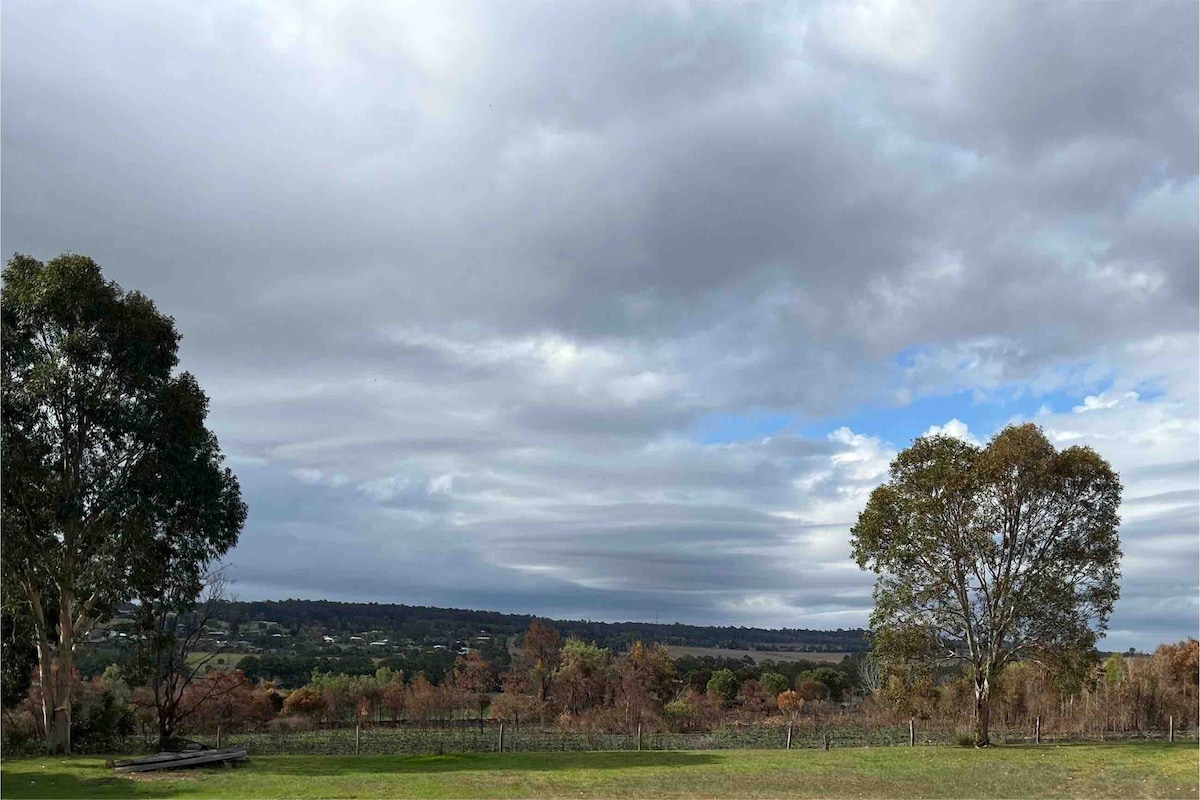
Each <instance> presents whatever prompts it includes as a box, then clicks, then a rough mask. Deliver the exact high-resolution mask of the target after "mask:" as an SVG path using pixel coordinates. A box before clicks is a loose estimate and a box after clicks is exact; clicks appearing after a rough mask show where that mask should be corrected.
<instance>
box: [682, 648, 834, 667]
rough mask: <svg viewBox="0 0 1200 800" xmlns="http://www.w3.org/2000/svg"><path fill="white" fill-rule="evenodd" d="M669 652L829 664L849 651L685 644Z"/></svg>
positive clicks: (756, 660)
mask: <svg viewBox="0 0 1200 800" xmlns="http://www.w3.org/2000/svg"><path fill="white" fill-rule="evenodd" d="M667 652H668V653H670V654H671V658H681V657H683V656H697V657H703V656H712V657H714V658H744V657H745V656H750V658H752V659H754V663H755V664H761V663H762V662H764V661H822V662H826V663H829V664H837V663H840V662H841V660H842V659H843V658H845V657H846V656H847V655H848V653H807V652H803V651H800V650H730V649H726V648H724V647H686V646H683V645H668V646H667Z"/></svg>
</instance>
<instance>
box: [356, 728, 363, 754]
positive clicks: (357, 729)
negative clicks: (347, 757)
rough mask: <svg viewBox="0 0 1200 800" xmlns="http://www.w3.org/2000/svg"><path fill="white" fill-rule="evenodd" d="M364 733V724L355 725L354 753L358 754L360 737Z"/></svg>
mask: <svg viewBox="0 0 1200 800" xmlns="http://www.w3.org/2000/svg"><path fill="white" fill-rule="evenodd" d="M361 733H362V724H361V723H358V724H356V725H355V726H354V755H358V737H359V735H360V734H361Z"/></svg>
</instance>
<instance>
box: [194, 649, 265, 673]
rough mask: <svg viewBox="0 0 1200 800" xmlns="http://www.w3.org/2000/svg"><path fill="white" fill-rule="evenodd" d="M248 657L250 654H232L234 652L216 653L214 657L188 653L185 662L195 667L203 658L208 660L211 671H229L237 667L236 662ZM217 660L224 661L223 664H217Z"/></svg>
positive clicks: (200, 652)
mask: <svg viewBox="0 0 1200 800" xmlns="http://www.w3.org/2000/svg"><path fill="white" fill-rule="evenodd" d="M250 655H251V653H234V652H228V653H217V654H216V655H213V654H212V653H205V652H203V651H197V652H194V653H188V657H187V660H188V664H191V665H195V664H199V663H200V662H201V661H202V660H204V659H205V658H209V659H210V660H209V662H208V666H210V667H212V668H213V669H223V670H226V671H228V670H231V669H233V668H234V667H236V666H237V665H238V662H239V661H241V660H242V659H243V658H246V657H247V656H250ZM217 659H224V661H223V663H220V664H218V663H217Z"/></svg>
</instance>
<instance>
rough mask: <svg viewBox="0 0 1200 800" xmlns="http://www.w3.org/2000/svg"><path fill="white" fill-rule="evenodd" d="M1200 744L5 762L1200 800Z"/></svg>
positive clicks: (725, 793) (441, 792)
mask: <svg viewBox="0 0 1200 800" xmlns="http://www.w3.org/2000/svg"><path fill="white" fill-rule="evenodd" d="M1197 767H1198V761H1197V750H1196V746H1195V744H1174V745H1171V744H1166V743H1162V742H1148V743H1122V744H1078V745H1062V746H1042V747H1033V746H1011V747H994V748H991V749H989V750H983V751H976V750H973V749H969V748H957V747H919V748H911V749H910V748H903V747H880V748H843V749H836V748H835V749H833V750H830V751H821V750H804V751H796V750H792V751H778V750H771V751H765V750H726V751H709V752H642V753H630V752H619V753H618V752H601V753H503V754H500V753H489V754H459V755H444V756H415V757H414V756H253V757H251V759H250V761H249V763H247V764H246V765H245V766H244V767H240V768H237V769H232V770H221V769H212V770H195V771H190V772H180V773H159V774H155V773H148V774H142V775H116V774H114V773H113V771H112V770H110V769H108V768H106V767H105V766H104V759H103V757H73V758H65V759H53V758H46V759H8V760H6V761H5V762H4V764H3V765H2V766H0V791H2V792H3V794H4V796H5V797H9V798H28V797H55V798H73V797H95V798H125V797H128V798H138V797H213V798H225V797H252V798H276V797H302V798H310V797H311V798H316V797H328V798H342V797H359V798H371V797H403V798H441V797H471V798H474V797H536V798H540V797H566V796H571V797H646V798H692V797H794V798H811V797H867V798H873V797H895V798H909V797H934V798H951V797H995V798H1010V797H1011V798H1017V797H1088V798H1160V797H1165V798H1195V797H1197Z"/></svg>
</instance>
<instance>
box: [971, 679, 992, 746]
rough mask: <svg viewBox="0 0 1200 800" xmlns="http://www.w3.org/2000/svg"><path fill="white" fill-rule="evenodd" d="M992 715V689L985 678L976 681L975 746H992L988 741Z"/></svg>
mask: <svg viewBox="0 0 1200 800" xmlns="http://www.w3.org/2000/svg"><path fill="white" fill-rule="evenodd" d="M990 714H991V687H990V685H989V684H988V679H987V677H986V676H985V677H984V678H982V679H981V680H978V679H977V680H976V681H975V746H976V747H987V746H988V745H989V744H991V741H990V740H989V739H988V718H989V716H990Z"/></svg>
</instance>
